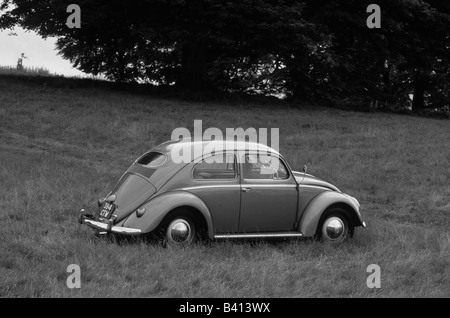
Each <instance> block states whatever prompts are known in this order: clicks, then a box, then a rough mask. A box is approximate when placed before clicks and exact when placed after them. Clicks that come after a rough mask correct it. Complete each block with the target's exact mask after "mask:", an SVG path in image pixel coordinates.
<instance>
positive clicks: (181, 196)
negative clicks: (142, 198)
mask: <svg viewBox="0 0 450 318" xmlns="http://www.w3.org/2000/svg"><path fill="white" fill-rule="evenodd" d="M140 208H145V210H146V211H145V213H144V214H143V215H142V216H141V217H138V216H137V215H136V213H131V214H130V216H129V217H128V218H127V219H126V220H125V222H124V226H126V227H131V228H138V229H141V231H142V233H143V234H146V233H150V232H152V231H153V230H155V229H156V228H158V226H159V225H160V224H161V223H162V222H163V220H166V219H167V216H168V215H170V214H171V213H175V212H176V211H179V210H180V209H186V210H189V211H190V212H191V213H192V214H193V215H194V216H195V219H196V221H197V222H199V224H201V225H203V226H206V233H207V235H208V237H209V238H213V237H214V228H213V221H212V216H211V213H210V211H209V209H208V207H207V206H206V204H205V203H204V202H203V201H202V200H201V199H200V198H199V197H198V196H196V195H194V194H192V193H190V192H186V191H170V192H167V193H164V194H161V195H159V196H157V197H155V198H153V199H152V200H150V201H148V202H146V203H145V204H143V205H142V206H141V207H140Z"/></svg>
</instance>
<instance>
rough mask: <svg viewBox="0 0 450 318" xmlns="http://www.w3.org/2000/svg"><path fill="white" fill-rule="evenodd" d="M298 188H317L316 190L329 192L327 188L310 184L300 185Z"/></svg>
mask: <svg viewBox="0 0 450 318" xmlns="http://www.w3.org/2000/svg"><path fill="white" fill-rule="evenodd" d="M299 188H318V189H325V190H331V189H330V188H327V187H325V186H319V185H312V184H300V185H299Z"/></svg>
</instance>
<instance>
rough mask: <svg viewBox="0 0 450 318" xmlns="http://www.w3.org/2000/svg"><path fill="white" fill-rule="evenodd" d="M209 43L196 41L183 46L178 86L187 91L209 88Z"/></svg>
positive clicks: (204, 40)
mask: <svg viewBox="0 0 450 318" xmlns="http://www.w3.org/2000/svg"><path fill="white" fill-rule="evenodd" d="M207 48H208V47H207V41H206V39H203V38H200V39H194V40H191V41H189V42H187V43H185V44H184V45H183V48H182V50H183V52H182V60H181V65H182V66H181V68H182V71H181V76H180V79H179V80H178V82H177V85H178V86H180V87H183V88H187V89H194V90H201V89H204V88H206V86H207V68H206V59H207Z"/></svg>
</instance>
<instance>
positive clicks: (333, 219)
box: [316, 209, 353, 244]
mask: <svg viewBox="0 0 450 318" xmlns="http://www.w3.org/2000/svg"><path fill="white" fill-rule="evenodd" d="M352 232H353V229H352V225H351V224H350V223H349V221H348V218H347V216H346V212H345V211H343V210H340V209H333V210H330V211H327V212H325V213H324V215H323V216H322V218H321V221H320V222H319V226H318V227H317V233H316V236H317V238H318V239H319V240H321V241H322V242H324V243H327V244H339V243H342V242H344V241H345V240H346V239H347V238H348V237H349V236H351V233H352Z"/></svg>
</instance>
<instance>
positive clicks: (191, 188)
mask: <svg viewBox="0 0 450 318" xmlns="http://www.w3.org/2000/svg"><path fill="white" fill-rule="evenodd" d="M296 186H297V185H295V184H247V183H245V184H244V183H243V184H242V187H244V188H273V187H276V188H295V187H296ZM240 187H241V184H212V185H201V186H193V187H186V188H181V189H180V190H193V189H205V188H240Z"/></svg>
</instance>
